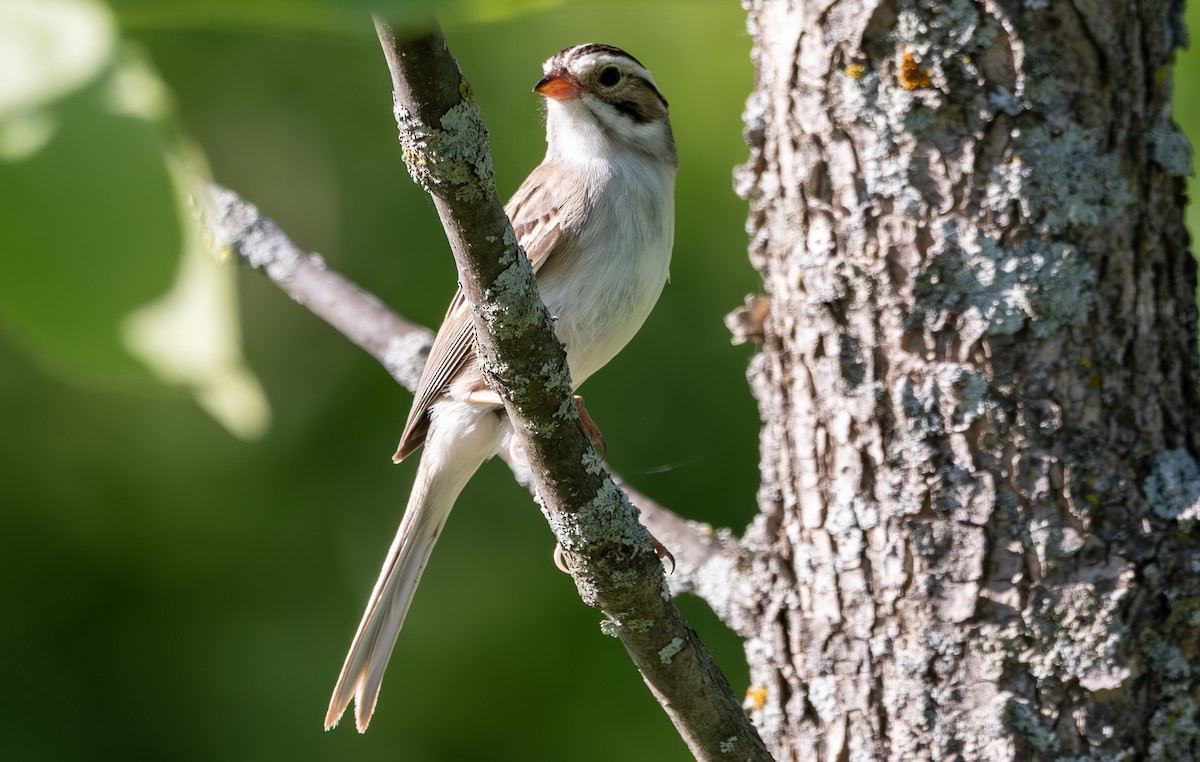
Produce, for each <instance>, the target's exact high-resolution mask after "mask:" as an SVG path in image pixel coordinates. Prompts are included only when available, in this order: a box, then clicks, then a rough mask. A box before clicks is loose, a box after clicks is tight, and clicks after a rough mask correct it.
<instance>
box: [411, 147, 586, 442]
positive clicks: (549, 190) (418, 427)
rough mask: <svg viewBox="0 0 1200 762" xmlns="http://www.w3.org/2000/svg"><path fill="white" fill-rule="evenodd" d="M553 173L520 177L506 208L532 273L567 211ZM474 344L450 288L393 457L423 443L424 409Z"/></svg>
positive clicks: (460, 302) (543, 168)
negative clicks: (516, 188)
mask: <svg viewBox="0 0 1200 762" xmlns="http://www.w3.org/2000/svg"><path fill="white" fill-rule="evenodd" d="M555 177H556V174H555V172H554V170H553V169H552V167H551V165H549V164H542V165H540V166H539V167H538V168H537V169H535V170H534V171H533V172H532V173H531V174H530V175H529V177H527V178H526V179H525V182H524V183H522V185H521V187H520V188H519V189H518V190H517V192H516V193H515V194H514V195H513V197H512V200H510V201H509V202H508V206H507V207H506V208H505V212H506V213H507V214H508V217H509V219H510V220H511V221H512V226H513V231H514V232H515V233H516V236H517V242H518V243H519V244H520V245H521V247H522V248H523V249H525V255H526V256H527V257H529V261H530V263H531V264H532V265H533V271H534V273H536V272H537V271H538V270H539V269H540V268H541V266H542V265H543V264H544V263H545V262H546V261H547V260H548V259H549V258H550V254H551V252H552V251H553V249H554V248H555V245H556V244H557V243H558V242H559V241H560V240H561V239H562V237H563V230H564V225H563V219H564V217H565V216H566V215H565V212H566V209H565V206H564V203H563V202H562V201H563V199H564V196H563V194H561V193H558V192H557V191H558V186H559V185H560V183H559V182H556V181H555V180H554V178H555ZM578 201H579V200H577V199H574V198H567V199H565V203H567V204H572V203H578ZM581 217H582V215H575V216H574V219H576V220H579V221H582V220H581V219H580V218H581ZM474 342H475V326H474V325H473V323H472V322H471V308H470V306H469V305H468V304H467V298H466V296H464V295H463V292H462V289H461V288H460V289H459V290H457V291H455V292H454V298H453V299H451V300H450V307H449V309H447V310H446V317H445V318H444V319H443V320H442V326H441V328H439V329H438V332H437V336H435V337H434V339H433V346H432V347H430V349H429V358H428V359H427V360H426V361H425V369H424V370H423V371H422V372H421V380H420V382H419V383H418V384H417V391H416V394H415V396H414V398H413V406H412V409H411V410H410V411H409V413H408V421H407V422H406V423H405V425H404V434H402V435H401V437H400V445H399V447H398V448H397V450H396V454H395V455H394V456H392V459H393V460H395V461H396V462H399V461H401V460H403V459H404V458H406V457H408V456H409V455H411V454H412V453H413V452H414V451H415V450H416V449H417V448H419V447H420V446H421V445H422V444H423V443H424V442H425V434H426V432H428V430H429V407H430V405H432V404H433V403H434V402H435V401H436V400H437V398H438V397H440V396H442V395H443V394H445V393H446V391H447V390H448V388H449V386H450V383H451V381H453V380H454V378H455V376H457V375H458V374H459V373H461V372H462V371H463V370H464V369H465V368H466V367H467V366H468V365H469V364H470V361H471V360H472V359H473V357H474V352H473V350H472V348H471V345H472V344H473V343H474ZM480 383H481V384H482V380H481V381H480Z"/></svg>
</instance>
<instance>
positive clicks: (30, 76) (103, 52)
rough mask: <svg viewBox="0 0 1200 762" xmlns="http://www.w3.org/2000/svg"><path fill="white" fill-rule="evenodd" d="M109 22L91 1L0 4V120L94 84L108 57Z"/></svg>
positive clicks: (42, 0) (27, 0) (7, 1)
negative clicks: (92, 82) (1, 74)
mask: <svg viewBox="0 0 1200 762" xmlns="http://www.w3.org/2000/svg"><path fill="white" fill-rule="evenodd" d="M114 41H115V40H114V31H113V22H112V18H111V16H110V15H109V13H108V12H107V11H106V10H105V9H104V7H103V6H101V5H99V4H97V3H95V2H93V1H92V0H5V1H4V2H3V3H0V71H2V72H4V76H3V77H0V120H7V119H11V118H13V117H14V116H15V115H17V114H21V113H24V112H29V111H32V110H34V109H36V108H38V107H40V106H41V105H43V104H45V103H48V102H50V101H53V100H55V99H57V98H60V97H62V96H63V95H65V94H66V93H69V92H71V91H72V90H75V89H76V88H78V87H80V86H81V85H83V84H84V83H86V82H88V81H89V80H91V79H93V78H95V77H96V76H97V75H98V74H99V73H100V71H101V69H103V68H104V66H105V65H106V64H107V63H108V61H109V59H110V58H111V57H112V50H113V44H114Z"/></svg>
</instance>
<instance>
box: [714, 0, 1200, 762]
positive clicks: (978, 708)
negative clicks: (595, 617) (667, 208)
mask: <svg viewBox="0 0 1200 762" xmlns="http://www.w3.org/2000/svg"><path fill="white" fill-rule="evenodd" d="M747 10H748V13H749V28H750V33H751V35H752V37H753V39H754V43H755V46H754V59H755V63H756V65H757V70H758V81H757V88H756V91H755V93H754V95H753V96H752V97H751V98H750V100H749V103H748V106H747V109H746V135H747V140H748V142H749V144H750V148H751V156H750V160H749V162H748V163H747V164H746V165H745V166H744V167H742V168H741V169H740V170H739V172H738V174H737V185H738V190H739V192H740V193H741V194H743V196H744V197H745V198H746V199H747V200H748V201H749V202H750V209H751V211H750V222H749V228H750V231H751V236H752V243H751V248H750V256H751V260H752V262H753V264H754V266H755V267H756V268H757V269H758V270H759V271H760V272H761V273H762V276H763V280H764V283H765V288H766V292H767V295H768V297H769V303H770V313H769V316H768V317H767V318H766V321H765V325H764V326H763V331H762V335H763V337H764V340H763V346H762V351H761V352H760V353H759V354H758V355H757V356H756V357H755V358H754V360H753V362H752V366H751V371H750V378H751V385H752V389H753V392H754V395H755V397H756V398H757V400H758V402H759V405H760V409H761V413H762V419H763V421H764V425H763V429H762V437H761V446H762V470H763V482H762V487H761V491H760V495H759V502H760V506H761V511H762V512H761V514H760V516H759V517H758V518H757V519H756V521H755V523H754V524H753V525H752V526H751V528H750V529H749V531H748V533H747V535H746V538H745V547H746V549H747V550H748V555H747V558H748V559H749V561H748V566H749V568H750V570H751V572H752V573H753V575H754V583H755V584H754V589H755V590H756V593H755V595H754V596H753V597H752V598H751V599H750V600H748V601H745V602H744V603H745V604H746V605H745V608H744V609H743V610H741V611H740V612H739V613H738V615H737V616H736V617H735V618H736V619H738V620H740V623H739V624H738V629H740V630H741V631H742V632H743V633H745V634H747V635H748V640H747V644H746V653H747V656H748V658H749V662H750V669H751V681H752V687H751V691H750V693H749V699H748V703H749V704H751V705H752V709H753V712H752V716H753V719H754V720H755V722H756V723H757V725H758V727H759V728H760V730H761V731H762V733H763V735H764V737H765V738H766V740H767V742H768V745H770V746H771V747H772V750H773V752H774V754H775V755H776V757H777V759H779V760H791V759H796V760H813V759H827V760H842V759H846V760H876V759H894V760H918V759H936V760H950V759H964V760H965V759H971V760H1016V759H1062V758H1070V759H1074V758H1085V759H1100V758H1105V759H1114V760H1115V759H1134V758H1145V757H1148V756H1150V755H1153V756H1154V757H1156V758H1157V759H1159V760H1192V759H1200V720H1198V719H1197V715H1198V713H1200V530H1198V529H1197V528H1196V521H1197V519H1200V468H1198V467H1197V455H1198V454H1200V386H1198V382H1197V375H1198V361H1197V351H1196V347H1197V332H1196V308H1195V307H1196V303H1195V289H1196V266H1195V263H1194V260H1193V259H1192V257H1191V255H1190V253H1189V251H1188V239H1187V234H1186V232H1185V230H1184V227H1183V206H1184V196H1183V188H1184V183H1183V179H1182V178H1183V176H1185V175H1186V174H1187V173H1188V172H1189V171H1190V164H1191V156H1190V150H1189V149H1188V146H1187V144H1186V141H1185V140H1184V138H1183V137H1182V136H1181V134H1180V133H1179V131H1178V130H1177V129H1176V127H1175V126H1174V124H1173V123H1172V121H1171V115H1170V101H1169V95H1170V89H1171V62H1172V55H1173V50H1174V48H1175V46H1176V45H1177V44H1178V43H1179V42H1180V36H1181V29H1182V19H1181V18H1180V17H1179V13H1180V10H1181V9H1180V8H1179V6H1177V5H1171V4H1168V3H1162V2H1146V3H1127V2H1121V1H1119V0H1075V2H1073V3H1072V2H1065V1H1064V0H1038V1H1037V2H1032V1H1031V2H1026V3H1014V2H1004V1H1003V0H983V1H982V2H978V3H972V2H968V1H967V0H946V1H945V2H938V3H933V2H930V0H884V1H883V2H876V1H874V0H832V2H825V3H814V2H807V3H789V2H781V1H780V0H761V2H748V3H747Z"/></svg>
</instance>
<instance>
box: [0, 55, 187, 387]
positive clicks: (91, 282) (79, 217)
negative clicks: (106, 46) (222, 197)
mask: <svg viewBox="0 0 1200 762" xmlns="http://www.w3.org/2000/svg"><path fill="white" fill-rule="evenodd" d="M112 84H113V78H112V74H111V73H110V75H109V76H107V77H105V78H104V79H103V80H101V81H100V82H97V83H95V84H93V85H92V86H91V87H89V88H88V89H87V90H86V91H85V92H83V93H82V94H80V95H79V96H76V97H74V98H72V99H70V100H69V101H68V102H65V103H62V104H59V105H58V106H56V107H55V108H53V109H46V110H45V111H44V112H42V114H41V115H40V116H39V117H38V118H39V119H42V120H44V121H45V122H46V123H47V124H48V125H51V126H48V127H47V128H46V129H47V131H48V132H52V133H53V135H52V136H51V137H49V139H48V142H46V143H45V144H44V145H43V146H42V147H41V150H39V151H37V152H36V153H34V154H32V155H28V156H24V157H22V158H16V159H14V160H11V161H9V162H7V163H3V164H0V209H2V210H3V211H0V220H3V224H0V250H3V251H4V252H5V254H4V256H3V257H0V318H2V319H3V320H4V321H5V322H7V323H8V324H9V326H11V327H12V328H14V329H15V330H16V331H17V332H18V333H19V334H20V336H21V337H22V338H23V339H24V340H25V341H26V343H27V344H28V345H31V346H32V347H34V348H35V349H36V350H37V351H38V353H39V354H41V355H43V356H44V357H46V358H48V359H50V360H52V361H53V362H54V363H55V364H57V365H60V366H64V367H69V368H74V369H77V370H80V371H83V372H85V373H87V374H89V375H95V374H103V375H106V376H115V377H121V378H130V377H144V376H145V372H144V370H143V369H142V368H141V367H140V366H138V365H137V364H136V363H135V362H134V361H133V360H132V358H130V357H129V355H128V354H127V353H126V352H125V351H124V350H123V349H122V348H121V345H120V341H119V337H118V335H117V332H116V326H117V324H118V323H119V322H120V320H121V319H122V317H123V316H124V314H125V313H127V312H128V311H129V309H130V308H131V307H133V306H135V305H137V304H143V303H145V302H147V301H149V300H150V299H152V298H154V297H155V296H156V295H157V294H160V293H161V292H162V291H163V290H164V289H165V288H166V286H167V284H168V283H169V282H170V275H171V273H172V271H173V269H174V264H175V263H174V259H175V257H176V256H177V254H178V252H179V248H180V230H179V218H178V215H177V214H176V211H175V199H174V189H173V186H172V183H171V178H170V176H169V175H168V173H167V167H166V162H165V160H164V158H163V154H162V148H161V145H160V142H159V137H158V132H157V128H156V126H155V125H154V124H152V123H151V122H149V121H147V120H146V119H143V118H139V117H135V116H131V115H129V114H128V113H121V112H119V111H117V110H114V109H113V108H112V107H111V104H110V103H109V99H108V97H106V96H108V95H110V94H111V92H112V90H111V87H112ZM26 119H28V118H26Z"/></svg>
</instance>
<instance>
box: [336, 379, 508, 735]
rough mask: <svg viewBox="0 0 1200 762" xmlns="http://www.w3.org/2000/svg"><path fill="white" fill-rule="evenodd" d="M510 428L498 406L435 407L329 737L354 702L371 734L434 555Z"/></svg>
mask: <svg viewBox="0 0 1200 762" xmlns="http://www.w3.org/2000/svg"><path fill="white" fill-rule="evenodd" d="M504 425H505V424H504V421H503V419H502V418H501V416H498V415H496V414H495V412H494V408H491V407H484V406H481V405H476V404H472V403H467V402H444V403H441V404H439V405H437V406H435V408H434V422H433V425H432V426H431V428H430V431H429V436H428V439H427V440H426V442H425V452H424V453H422V456H421V463H420V465H419V466H418V467H417V476H416V480H415V481H414V483H413V488H412V494H411V495H410V496H409V500H408V507H407V509H406V510H405V512H404V519H403V520H402V521H401V522H400V528H399V530H398V531H397V532H396V539H395V540H393V541H392V546H391V548H390V549H389V550H388V554H387V559H386V560H385V561H384V563H383V569H382V570H381V571H380V573H379V579H378V580H377V581H376V582H375V587H374V589H373V590H372V591H371V597H370V598H369V599H368V601H367V610H366V612H365V613H364V614H363V618H362V622H361V623H360V624H359V625H358V632H356V633H355V635H354V640H353V642H352V643H351V645H350V652H349V653H348V654H347V655H346V661H345V663H344V664H343V665H342V672H341V674H340V675H339V676H338V681H337V685H336V686H335V687H334V689H333V696H332V698H331V699H330V701H329V711H328V712H327V713H326V715H325V729H326V730H331V729H332V728H333V727H334V726H336V725H337V723H338V721H339V720H340V719H341V717H342V714H343V713H345V711H346V708H347V707H348V706H349V705H350V700H351V699H353V700H354V717H355V725H356V726H357V728H358V731H359V732H360V733H362V732H364V731H366V729H367V725H368V724H369V723H370V722H371V715H372V714H373V713H374V711H375V704H376V702H377V701H378V699H379V687H380V684H381V683H382V682H383V673H384V670H385V669H386V668H387V663H388V659H390V658H391V654H392V648H393V647H394V646H395V644H396V637H397V636H398V635H399V634H400V627H401V626H402V625H403V624H404V617H405V614H407V613H408V607H409V604H411V603H412V599H413V594H414V593H415V592H416V590H417V583H418V582H420V580H421V572H422V571H424V569H425V564H426V562H427V561H428V560H429V554H430V553H432V552H433V546H434V544H435V543H436V542H437V538H438V535H440V534H441V532H442V527H443V526H445V524H446V519H447V518H449V516H450V509H451V508H453V507H454V501H455V500H456V499H457V498H458V495H459V493H460V492H462V489H463V487H465V486H466V484H467V482H468V481H469V480H470V478H471V476H472V475H473V474H474V473H475V471H476V470H478V468H479V466H480V465H482V464H483V462H484V461H485V460H487V459H488V458H490V457H491V456H492V455H494V454H495V453H496V451H497V450H498V449H499V446H500V442H501V440H502V438H503V435H504V431H503V428H502V427H503V426H504Z"/></svg>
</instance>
